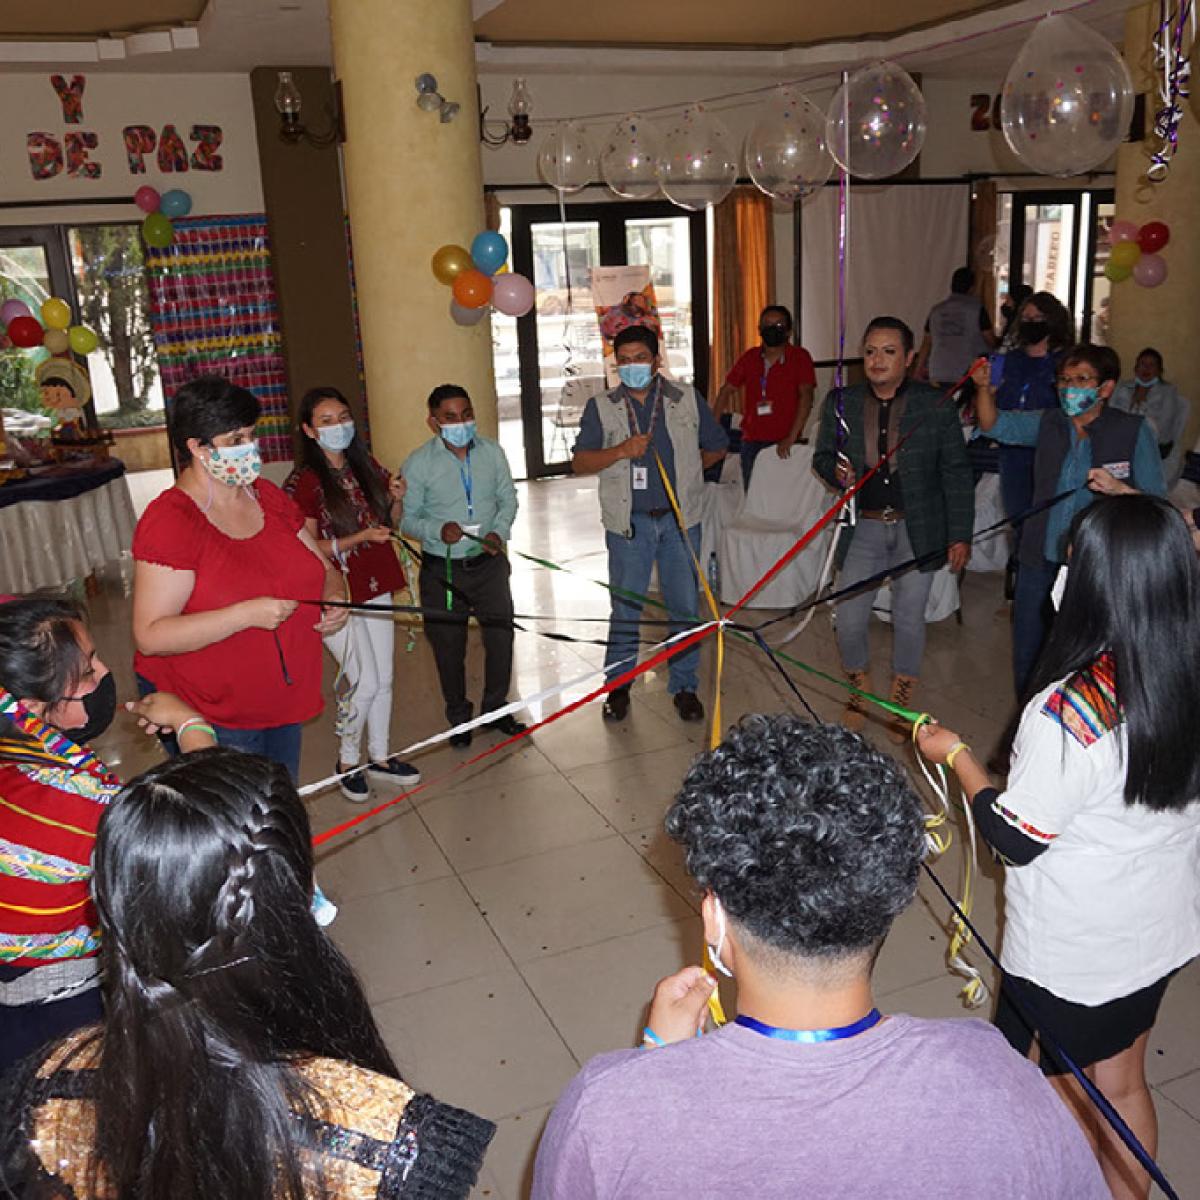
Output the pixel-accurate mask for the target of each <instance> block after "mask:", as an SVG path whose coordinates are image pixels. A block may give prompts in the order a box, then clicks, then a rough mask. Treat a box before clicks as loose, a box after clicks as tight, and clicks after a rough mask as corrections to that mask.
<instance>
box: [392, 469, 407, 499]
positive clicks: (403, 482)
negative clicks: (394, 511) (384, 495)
mask: <svg viewBox="0 0 1200 1200" xmlns="http://www.w3.org/2000/svg"><path fill="white" fill-rule="evenodd" d="M407 491H408V480H407V479H405V478H404V476H403V475H393V476H392V478H391V482H389V483H388V495H389V496H390V497H391V500H392V503H393V504H399V503H400V501H401V500H403V499H404V493H405V492H407Z"/></svg>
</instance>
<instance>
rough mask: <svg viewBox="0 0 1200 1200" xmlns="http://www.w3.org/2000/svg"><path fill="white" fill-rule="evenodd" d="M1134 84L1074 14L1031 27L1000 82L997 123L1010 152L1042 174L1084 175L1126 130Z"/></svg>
mask: <svg viewBox="0 0 1200 1200" xmlns="http://www.w3.org/2000/svg"><path fill="white" fill-rule="evenodd" d="M1132 116H1133V81H1132V80H1131V79H1130V77H1129V69H1128V68H1127V67H1126V66H1125V63H1124V61H1123V60H1122V58H1121V56H1120V55H1119V54H1118V53H1117V51H1116V50H1115V49H1114V48H1113V46H1112V44H1111V43H1110V42H1108V41H1107V40H1106V39H1105V38H1103V37H1101V36H1100V34H1098V33H1097V32H1096V31H1095V30H1093V29H1089V28H1088V26H1086V25H1084V24H1083V23H1082V22H1081V21H1077V20H1075V18H1074V17H1068V16H1065V15H1063V14H1062V13H1055V14H1054V15H1052V16H1049V17H1046V18H1045V19H1044V20H1042V21H1039V22H1038V23H1037V25H1035V26H1034V28H1033V32H1032V33H1031V34H1030V35H1029V40H1028V41H1027V42H1026V43H1025V45H1024V46H1023V47H1022V48H1021V53H1020V54H1018V55H1017V57H1016V60H1015V61H1014V62H1013V65H1012V66H1011V67H1010V68H1009V71H1008V76H1007V77H1006V79H1005V80H1004V93H1003V96H1002V98H1001V100H1000V127H1001V129H1002V130H1003V131H1004V140H1005V141H1006V142H1008V145H1009V147H1010V149H1011V150H1012V152H1013V153H1014V154H1015V155H1016V156H1017V157H1018V158H1019V159H1020V160H1021V161H1022V162H1023V163H1025V165H1026V166H1029V167H1032V168H1033V169H1034V170H1035V171H1040V172H1041V173H1042V174H1043V175H1061V176H1066V175H1082V174H1084V173H1085V172H1087V171H1091V170H1094V169H1095V168H1096V167H1098V166H1100V165H1101V164H1102V163H1105V162H1107V161H1108V159H1110V158H1111V157H1112V156H1113V155H1114V154H1115V153H1116V150H1117V147H1118V146H1119V145H1120V144H1121V142H1122V140H1123V139H1124V138H1125V135H1126V134H1127V133H1128V132H1129V122H1130V120H1131V118H1132Z"/></svg>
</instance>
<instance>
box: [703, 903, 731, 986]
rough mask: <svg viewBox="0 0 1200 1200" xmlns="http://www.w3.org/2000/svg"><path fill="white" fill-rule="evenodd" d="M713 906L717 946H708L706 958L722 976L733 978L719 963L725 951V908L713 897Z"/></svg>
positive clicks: (723, 965)
mask: <svg viewBox="0 0 1200 1200" xmlns="http://www.w3.org/2000/svg"><path fill="white" fill-rule="evenodd" d="M713 905H714V906H715V908H716V913H717V944H716V945H715V946H711V945H710V946H709V948H708V957H709V958H711V959H712V965H713V966H714V967H716V968H717V970H718V971H720V972H721V974H722V975H726V976H728V977H729V978H730V979H732V978H733V972H732V971H731V970H730V969H729V968H728V967H727V966H726V965H725V964H724V963H723V962H722V961H721V951H722V950H724V949H725V906H724V905H723V904H722V903H721V901H720V900H718V899H717V898H716V896H714V897H713Z"/></svg>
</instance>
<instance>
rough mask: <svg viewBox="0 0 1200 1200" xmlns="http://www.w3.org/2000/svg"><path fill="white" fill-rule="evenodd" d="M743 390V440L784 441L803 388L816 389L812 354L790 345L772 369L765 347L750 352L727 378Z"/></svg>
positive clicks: (739, 361)
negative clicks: (764, 350)
mask: <svg viewBox="0 0 1200 1200" xmlns="http://www.w3.org/2000/svg"><path fill="white" fill-rule="evenodd" d="M725 382H726V383H727V384H729V386H730V387H737V388H741V389H742V437H743V439H745V440H746V441H751V442H781V441H783V439H784V438H785V437H787V435H788V433H789V432H790V431H791V428H792V422H793V421H794V420H795V419H796V408H797V406H798V404H799V402H800V396H799V393H800V389H801V388H802V387H816V384H817V373H816V370H815V369H814V368H813V360H812V355H811V354H809V352H808V351H807V350H805V349H804V347H803V346H793V345H792V344H791V343H790V342H789V343H788V344H787V345H785V346H784V348H783V357H782V358H781V359H780V360H779V361H778V362H777V363H775V365H774V366H772V367H770V368H769V369H768V366H767V360H766V359H765V358H764V357H763V352H762V347H761V346H755V347H754V349H753V350H747V351H746V353H745V354H743V355H742V357H741V358H739V359H738V360H737V362H735V363H734V364H733V369H732V370H731V371H730V372H729V374H728V375H726V376H725Z"/></svg>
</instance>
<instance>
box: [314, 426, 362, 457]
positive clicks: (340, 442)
mask: <svg viewBox="0 0 1200 1200" xmlns="http://www.w3.org/2000/svg"><path fill="white" fill-rule="evenodd" d="M352 441H354V422H353V421H340V422H339V423H338V424H337V425H322V426H321V427H320V428H319V429H318V430H317V442H318V444H319V445H320V447H321V449H322V450H332V451H333V452H334V453H335V454H340V453H341V451H343V450H345V449H346V447H347V446H349V445H350V443H351V442H352Z"/></svg>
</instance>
